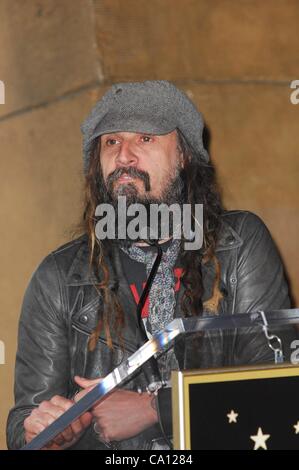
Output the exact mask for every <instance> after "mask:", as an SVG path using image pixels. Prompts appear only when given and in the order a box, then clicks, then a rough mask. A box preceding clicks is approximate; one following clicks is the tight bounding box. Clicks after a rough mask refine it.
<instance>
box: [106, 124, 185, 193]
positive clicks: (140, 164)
mask: <svg viewBox="0 0 299 470" xmlns="http://www.w3.org/2000/svg"><path fill="white" fill-rule="evenodd" d="M100 139H101V141H100V163H101V168H102V173H103V177H104V181H105V184H106V186H107V189H108V191H109V193H110V194H111V195H112V196H113V198H115V199H116V198H117V197H118V196H120V195H121V196H127V197H129V196H130V195H131V196H135V197H137V198H138V200H142V199H145V200H155V199H156V200H161V199H163V195H165V193H167V190H168V189H169V188H170V184H171V183H172V182H173V181H174V180H175V179H176V178H177V177H178V172H179V170H180V169H181V168H182V167H183V155H182V152H181V151H180V150H179V146H178V137H177V133H176V131H172V132H170V133H169V134H165V135H150V134H139V133H135V132H116V133H111V134H104V135H102V136H101V137H100Z"/></svg>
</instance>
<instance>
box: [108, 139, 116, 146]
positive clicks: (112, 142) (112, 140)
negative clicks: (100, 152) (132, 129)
mask: <svg viewBox="0 0 299 470" xmlns="http://www.w3.org/2000/svg"><path fill="white" fill-rule="evenodd" d="M116 142H117V140H116V139H107V140H106V145H115V144H116Z"/></svg>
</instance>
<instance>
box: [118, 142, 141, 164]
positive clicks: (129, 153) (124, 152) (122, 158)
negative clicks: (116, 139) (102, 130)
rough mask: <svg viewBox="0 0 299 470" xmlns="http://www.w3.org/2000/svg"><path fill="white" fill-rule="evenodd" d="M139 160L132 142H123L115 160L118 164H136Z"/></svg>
mask: <svg viewBox="0 0 299 470" xmlns="http://www.w3.org/2000/svg"><path fill="white" fill-rule="evenodd" d="M137 162H138V157H137V155H136V154H135V152H134V149H133V146H132V143H131V142H128V141H124V142H122V143H121V145H120V147H119V151H118V154H117V157H116V160H115V163H116V166H135V165H136V164H137Z"/></svg>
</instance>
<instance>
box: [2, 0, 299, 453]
mask: <svg viewBox="0 0 299 470" xmlns="http://www.w3.org/2000/svg"><path fill="white" fill-rule="evenodd" d="M0 18H1V27H0V44H1V48H0V80H2V81H4V83H5V93H6V102H5V104H0V142H1V153H2V155H1V160H0V166H1V167H0V174H1V200H0V211H1V212H0V214H1V244H2V250H1V268H0V269H1V281H0V282H1V297H2V302H1V314H0V341H1V340H2V341H4V343H5V352H6V364H5V365H0V448H5V421H6V416H7V412H8V409H9V407H10V406H11V405H12V403H13V395H12V387H13V364H14V355H15V348H16V330H17V323H18V316H19V311H20V305H21V301H22V297H23V294H24V289H25V287H26V285H27V284H28V281H29V278H30V275H31V273H32V271H33V270H34V269H35V267H36V266H37V264H38V263H39V262H40V260H41V259H42V258H43V257H44V256H45V255H46V254H47V253H48V252H49V251H50V250H52V249H54V248H56V247H57V246H58V245H59V244H62V243H64V242H65V241H67V240H68V239H69V229H70V228H71V227H72V226H73V224H74V223H75V222H76V221H77V220H78V218H79V216H80V213H81V209H82V193H81V189H82V174H81V136H80V131H79V125H80V122H81V121H82V119H83V118H84V117H85V116H86V114H87V113H88V110H89V109H90V107H91V105H92V103H93V102H94V101H95V100H96V99H97V97H98V96H100V95H101V94H102V93H103V91H104V90H105V89H106V88H107V86H108V85H109V84H110V83H113V82H116V81H128V80H144V79H169V80H172V81H174V82H175V83H176V84H177V85H178V86H180V87H182V88H183V89H184V90H186V91H187V92H188V94H189V95H190V96H191V97H192V98H193V99H194V101H195V102H196V104H197V105H198V107H199V108H200V109H201V110H202V111H203V113H204V115H205V118H206V122H207V124H208V127H209V129H210V134H211V147H210V150H211V154H212V157H213V161H214V162H215V164H216V166H217V170H218V173H219V178H220V183H221V186H222V190H223V197H224V201H225V204H226V206H227V207H228V208H241V209H248V210H252V211H254V212H256V213H257V214H258V215H260V216H261V217H262V218H263V219H264V220H265V222H266V223H267V225H268V226H269V228H270V229H271V231H272V234H273V236H274V238H275V240H276V242H277V244H278V246H279V249H280V251H281V253H282V256H283V259H284V261H285V264H286V267H287V271H288V275H289V277H290V280H291V284H292V288H293V293H294V297H295V301H296V304H299V283H298V279H299V263H298V261H299V260H298V250H297V233H298V232H299V216H298V209H299V197H298V195H297V193H298V189H297V188H298V179H299V126H298V122H299V105H297V106H294V105H292V104H291V102H290V92H291V90H290V88H289V85H290V82H291V81H292V80H295V79H299V62H298V57H299V41H298V33H297V25H298V22H299V2H298V1H297V0H284V1H281V0H271V2H270V1H267V2H263V1H261V0H240V1H239V0H212V1H211V0H151V1H150V2H149V1H147V0H94V1H91V0H76V1H72V0H44V1H40V0H27V1H26V2H23V1H22V0H14V1H13V2H11V1H10V0H0Z"/></svg>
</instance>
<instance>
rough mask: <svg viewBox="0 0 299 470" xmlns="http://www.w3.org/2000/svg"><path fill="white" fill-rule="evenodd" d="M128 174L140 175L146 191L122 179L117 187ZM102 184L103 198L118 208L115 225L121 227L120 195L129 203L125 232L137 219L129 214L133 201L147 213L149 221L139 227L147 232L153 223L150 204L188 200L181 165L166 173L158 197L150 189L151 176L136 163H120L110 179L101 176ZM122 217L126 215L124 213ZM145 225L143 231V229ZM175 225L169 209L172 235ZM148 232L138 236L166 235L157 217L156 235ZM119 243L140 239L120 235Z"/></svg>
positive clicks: (169, 203) (165, 203)
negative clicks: (124, 165) (136, 166)
mask: <svg viewBox="0 0 299 470" xmlns="http://www.w3.org/2000/svg"><path fill="white" fill-rule="evenodd" d="M124 174H125V175H128V176H130V177H134V178H139V179H140V180H141V182H142V183H143V185H144V190H145V191H144V193H140V191H139V189H138V187H137V186H136V185H135V184H134V182H129V183H122V184H119V185H118V186H117V187H114V183H115V182H116V181H117V180H118V179H119V178H120V177H121V176H122V175H124ZM100 187H101V199H102V202H104V203H108V204H110V205H112V206H113V208H114V211H115V223H116V227H118V221H119V218H120V215H119V198H120V196H125V205H126V218H125V224H126V230H125V233H126V234H127V233H128V231H127V227H128V225H129V223H130V222H131V221H132V220H133V219H134V217H135V216H129V215H128V214H127V211H128V208H129V206H130V205H131V204H141V205H142V206H143V207H144V208H145V211H146V214H147V223H146V225H147V226H146V227H139V232H140V233H144V229H148V228H149V227H150V226H151V224H150V213H151V207H152V206H153V205H157V206H160V205H161V204H163V205H166V206H167V207H169V206H171V205H172V204H178V205H179V206H180V207H182V205H183V204H184V202H185V200H186V194H185V193H186V191H185V188H186V185H185V179H184V170H182V169H181V167H180V166H179V165H177V167H176V168H175V169H174V170H173V171H172V173H171V172H170V173H168V174H166V175H165V177H164V179H163V182H162V188H161V194H160V196H159V197H154V196H152V195H151V194H150V191H151V184H150V176H149V174H148V173H147V172H145V171H142V170H139V169H137V168H135V167H121V168H117V169H116V170H115V171H114V172H113V173H111V174H110V175H109V176H108V177H107V180H106V181H104V178H103V176H102V175H101V177H100ZM122 220H123V217H122ZM142 229H143V231H142ZM174 230H175V227H174V220H173V214H172V213H171V212H170V214H169V237H171V236H173V233H174ZM147 233H149V235H148V236H147V237H144V236H142V237H141V236H140V237H139V240H141V239H142V240H144V239H147V240H148V241H149V240H151V241H158V240H160V239H161V238H163V237H162V235H163V233H162V224H161V220H160V218H159V219H158V226H157V227H156V231H155V235H154V236H152V235H150V230H147ZM117 241H118V243H119V244H123V245H125V246H129V245H131V244H132V243H135V242H136V241H138V240H132V239H131V238H130V237H128V236H127V237H126V238H125V239H118V240H117Z"/></svg>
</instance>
